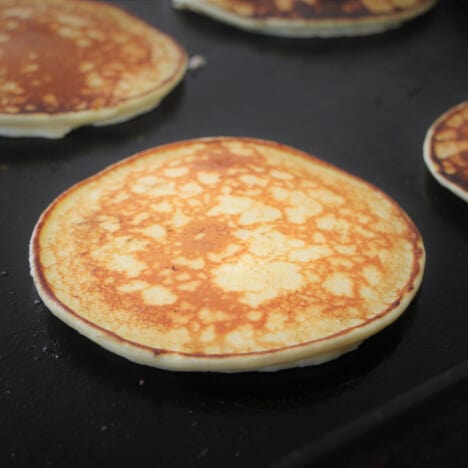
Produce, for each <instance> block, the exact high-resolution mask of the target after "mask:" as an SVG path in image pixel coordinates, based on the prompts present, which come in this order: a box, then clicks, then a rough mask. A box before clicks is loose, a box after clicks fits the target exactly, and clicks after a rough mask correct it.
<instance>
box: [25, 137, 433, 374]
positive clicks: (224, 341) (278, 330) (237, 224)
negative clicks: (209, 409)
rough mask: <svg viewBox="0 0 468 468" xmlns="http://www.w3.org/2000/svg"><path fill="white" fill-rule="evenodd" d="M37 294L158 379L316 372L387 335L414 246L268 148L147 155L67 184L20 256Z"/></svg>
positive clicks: (181, 148) (188, 148) (373, 192)
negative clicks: (152, 369)
mask: <svg viewBox="0 0 468 468" xmlns="http://www.w3.org/2000/svg"><path fill="white" fill-rule="evenodd" d="M30 264H31V272H32V277H33V279H34V282H35V285H36V288H37V291H38V293H39V295H40V297H41V298H42V299H43V301H44V303H45V304H46V306H47V307H48V308H49V309H50V310H51V311H52V312H53V313H54V314H55V315H56V316H57V317H59V318H60V319H61V320H63V321H64V322H65V323H67V324H68V325H70V326H71V327H73V328H75V329H76V330H78V331H79V332H80V333H82V334H83V335H85V336H87V337H88V338H90V339H91V340H93V341H95V342H96V343H98V344H100V345H101V346H103V347H104V348H106V349H108V350H110V351H113V352H114V353H117V354H119V355H121V356H124V357H126V358H128V359H130V360H132V361H135V362H138V363H142V364H147V365H151V366H156V367H160V368H164V369H172V370H184V371H223V372H239V371H248V370H277V369H282V368H288V367H295V366H303V365H310V364H318V363H321V362H325V361H327V360H330V359H333V358H336V357H338V356H340V355H341V354H343V353H345V352H348V351H351V350H352V349H354V348H356V346H358V344H359V343H360V342H362V341H363V340H364V339H365V338H367V337H368V336H370V335H373V334H375V333H376V332H378V331H379V330H381V329H382V328H384V327H385V326H387V325H388V324H390V323H391V322H393V321H394V320H395V319H396V318H397V317H398V316H399V315H400V314H401V313H402V312H403V311H404V310H405V309H406V307H407V306H408V304H409V302H410V301H411V299H412V297H413V296H414V294H415V293H416V290H417V289H418V287H419V284H420V282H421V278H422V274H423V268H424V248H423V243H422V240H421V237H420V235H419V233H418V231H417V229H416V227H415V226H414V225H413V223H412V222H411V221H410V219H409V218H408V216H407V215H406V214H405V213H404V212H403V211H402V209H401V208H400V207H399V206H398V205H397V204H396V203H395V202H394V201H392V200H391V199H390V198H389V197H388V196H386V195H385V194H384V193H382V192H381V191H380V190H378V189H377V188H375V187H373V186H372V185H370V184H368V183H366V182H364V181H362V180H360V179H358V178H356V177H354V176H352V175H350V174H347V173H345V172H343V171H341V170H340V169H338V168H336V167H333V166H331V165H329V164H327V163H325V162H323V161H321V160H319V159H316V158H314V157H312V156H309V155H307V154H305V153H302V152H301V151H298V150H295V149H293V148H290V147H287V146H283V145H281V144H278V143H273V142H267V141H261V140H255V139H247V138H245V139H244V138H228V137H221V138H206V139H199V140H192V141H185V142H178V143H173V144H169V145H166V146H161V147H158V148H153V149H149V150H147V151H145V152H143V153H139V154H137V155H135V156H133V157H131V158H129V159H126V160H123V161H121V162H119V163H117V164H115V165H113V166H110V167H109V168H107V169H105V170H103V171H102V172H100V173H98V174H96V175H94V176H92V177H90V178H88V179H86V180H84V181H82V182H81V183H78V184H77V185H75V186H73V187H72V188H70V189H69V190H67V191H66V192H65V193H63V194H62V195H60V196H59V197H58V198H57V199H56V200H55V201H53V202H52V204H51V205H50V206H49V207H48V208H47V209H46V210H45V212H44V213H43V214H42V216H41V217H40V219H39V221H38V223H37V225H36V227H35V229H34V233H33V235H32V239H31V243H30Z"/></svg>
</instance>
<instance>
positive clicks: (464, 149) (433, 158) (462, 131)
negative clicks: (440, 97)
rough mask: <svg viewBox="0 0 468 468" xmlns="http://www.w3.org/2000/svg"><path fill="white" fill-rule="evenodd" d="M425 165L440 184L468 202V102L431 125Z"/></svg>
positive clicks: (425, 153)
mask: <svg viewBox="0 0 468 468" xmlns="http://www.w3.org/2000/svg"><path fill="white" fill-rule="evenodd" d="M424 161H425V162H426V165H427V167H428V168H429V170H430V171H431V173H432V175H433V176H434V177H435V178H436V179H437V181H438V182H439V183H440V184H442V185H443V186H444V187H446V188H448V189H449V190H451V191H452V192H453V193H454V194H455V195H458V196H459V197H460V198H462V199H463V200H465V201H468V101H465V102H462V103H461V104H459V105H458V106H455V107H453V108H452V109H450V110H448V111H447V112H446V113H445V114H443V115H442V116H441V117H439V118H438V119H437V120H436V121H435V122H434V123H433V124H432V125H431V127H430V128H429V131H428V132H427V134H426V138H425V140H424Z"/></svg>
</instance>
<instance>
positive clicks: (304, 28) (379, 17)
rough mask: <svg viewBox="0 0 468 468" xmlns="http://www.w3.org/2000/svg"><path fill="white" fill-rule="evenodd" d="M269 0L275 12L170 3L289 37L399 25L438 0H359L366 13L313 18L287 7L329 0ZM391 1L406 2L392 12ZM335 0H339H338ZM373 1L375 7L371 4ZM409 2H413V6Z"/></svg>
mask: <svg viewBox="0 0 468 468" xmlns="http://www.w3.org/2000/svg"><path fill="white" fill-rule="evenodd" d="M269 1H270V3H271V4H272V5H274V4H275V3H276V4H277V5H279V6H276V7H275V8H276V9H277V10H278V12H277V13H278V14H277V15H270V16H268V15H266V16H262V17H253V16H250V15H249V14H248V13H246V11H248V8H247V6H248V4H249V1H248V0H247V1H245V0H244V1H242V0H232V1H231V0H172V4H173V6H174V7H175V8H177V9H181V10H183V9H186V10H191V11H193V12H195V13H200V14H203V15H206V16H209V17H211V18H212V19H215V20H218V21H221V22H223V23H226V24H229V25H231V26H234V27H237V28H239V29H243V30H245V31H248V32H253V33H258V34H266V35H272V36H282V37H291V38H294V37H297V38H301V37H302V38H307V37H322V38H332V37H340V36H366V35H370V34H377V33H382V32H385V31H387V30H390V29H394V28H397V27H400V26H401V25H402V24H403V23H405V22H406V21H409V20H411V19H413V18H415V17H417V16H420V15H422V14H424V13H426V12H427V11H429V10H430V9H431V8H433V7H434V6H435V4H436V3H437V0H423V1H422V2H419V4H418V0H414V1H411V0H410V1H408V2H405V1H402V2H398V1H395V0H383V1H382V0H375V1H373V0H364V1H363V0H360V3H362V4H366V5H367V4H369V5H370V7H367V8H369V14H368V15H367V16H361V17H360V16H354V15H353V14H352V11H351V12H350V13H346V12H342V13H341V14H336V15H334V16H333V17H329V18H327V17H326V16H321V15H317V17H316V18H314V17H313V15H311V16H310V17H305V16H304V17H302V18H301V14H300V13H298V14H297V16H293V17H290V18H288V17H287V15H288V7H290V8H294V4H295V3H296V4H300V7H301V8H303V9H307V8H310V9H312V8H315V7H316V6H317V5H320V2H322V3H325V6H326V3H327V1H328V0H318V1H311V2H307V1H302V0H269ZM230 2H231V3H232V4H233V5H234V4H237V5H236V7H235V6H233V7H232V9H231V8H229V7H227V6H226V7H225V6H223V3H226V4H229V3H230ZM392 2H394V3H395V4H396V5H398V4H400V5H403V4H405V5H404V7H400V6H399V7H397V8H398V10H397V11H394V12H391V9H392V8H393V5H392ZM250 3H251V4H252V5H255V0H251V1H250ZM329 3H332V2H329ZM334 3H339V0H338V2H337V1H335V2H334ZM341 3H342V4H343V5H344V4H345V3H348V4H351V3H352V2H344V1H342V2H341ZM354 3H359V1H357V2H356V1H355V2H354ZM374 3H375V7H373V6H372V5H373V4H374ZM412 4H414V5H413V6H412ZM290 5H292V6H290ZM235 8H237V9H238V10H239V12H237V11H236V9H235ZM244 11H245V12H244Z"/></svg>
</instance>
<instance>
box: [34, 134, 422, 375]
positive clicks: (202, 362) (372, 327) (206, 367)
mask: <svg viewBox="0 0 468 468" xmlns="http://www.w3.org/2000/svg"><path fill="white" fill-rule="evenodd" d="M226 140H236V141H238V140H242V141H244V142H253V143H257V144H259V143H261V144H264V145H268V146H272V147H274V148H276V149H277V150H281V149H282V150H286V151H289V152H293V153H295V154H296V155H297V156H300V157H306V158H309V159H312V160H314V161H315V162H318V163H319V164H322V165H324V166H326V167H328V168H332V169H334V170H336V171H338V172H340V173H344V174H345V175H347V176H348V177H351V178H353V179H355V180H358V181H359V182H360V183H363V184H365V185H367V186H368V187H369V188H370V189H371V190H374V191H377V192H379V193H380V194H382V195H384V197H385V199H386V200H387V201H390V202H391V203H392V205H394V206H397V207H398V209H399V210H400V212H401V214H402V215H403V216H404V217H405V219H406V221H407V222H408V223H409V226H410V227H411V229H412V230H413V232H414V233H415V235H416V236H415V239H417V245H415V243H414V242H413V245H415V247H416V248H415V252H414V256H415V258H414V261H413V268H412V275H411V277H410V279H409V281H408V283H407V284H406V285H405V286H404V288H403V289H402V292H401V295H400V298H399V299H398V300H396V301H394V302H393V303H392V304H390V306H388V307H387V308H386V309H385V310H384V311H382V312H381V313H380V314H379V315H377V316H375V317H373V318H372V319H370V320H367V321H366V322H363V323H362V324H360V325H357V326H354V327H350V328H347V329H345V330H343V331H341V332H337V333H335V334H333V335H330V336H328V337H324V338H321V339H318V340H312V341H309V342H305V343H299V344H296V345H292V346H288V347H285V348H277V349H272V350H265V351H257V352H249V353H237V354H197V353H185V352H180V351H172V350H167V349H158V348H152V347H150V346H147V345H142V344H139V343H135V342H132V341H130V340H127V339H125V338H122V337H120V336H119V335H117V334H116V333H114V332H111V331H109V330H106V329H105V328H103V327H100V326H99V325H96V324H94V323H92V322H91V321H88V320H87V319H85V318H83V317H81V316H79V315H78V314H77V313H75V312H74V311H73V310H72V309H70V308H69V307H68V306H66V305H65V304H63V303H62V302H61V301H60V300H58V299H57V298H56V297H55V296H54V294H53V293H52V292H51V288H50V287H49V285H48V282H47V280H46V279H45V276H44V274H43V271H42V266H41V264H40V260H39V240H40V235H41V229H42V226H43V224H44V223H45V222H46V221H47V217H48V214H49V213H50V212H51V211H52V210H53V209H54V207H55V205H57V204H58V203H59V202H60V201H61V200H62V199H63V198H65V197H66V196H67V195H68V194H69V192H71V191H73V190H76V189H77V188H79V187H80V186H81V185H84V184H86V183H88V182H89V181H90V180H91V179H94V178H95V177H98V176H101V175H105V173H106V172H109V171H112V170H113V169H114V168H116V167H118V166H120V165H124V164H127V163H129V162H131V161H132V160H133V159H137V158H140V157H144V155H145V154H147V153H153V152H154V150H155V149H158V150H167V149H170V148H171V147H177V146H180V145H184V144H187V143H188V144H193V143H197V142H207V141H226ZM418 254H419V255H418ZM29 263H30V274H31V276H32V279H33V282H34V285H35V287H36V290H37V292H38V294H39V296H40V298H41V299H42V301H43V302H44V304H45V305H46V307H47V308H48V309H49V310H50V311H51V312H52V313H53V314H54V315H55V316H56V317H57V318H59V319H60V320H61V321H63V322H65V323H66V324H67V325H69V326H70V327H71V328H73V329H74V330H76V331H78V333H80V334H82V335H84V336H85V337H87V338H88V339H90V340H91V341H94V342H95V343H96V344H98V345H100V346H101V347H103V348H104V349H106V350H108V351H111V352H112V353H114V354H117V355H119V356H121V357H124V358H126V359H128V360H130V361H132V362H135V363H138V364H143V365H146V366H151V367H157V368H160V369H165V370H174V371H189V372H194V371H196V372H224V373H235V372H248V371H276V370H282V369H288V368H294V367H302V366H309V365H315V364H322V363H324V362H327V361H330V360H333V359H336V358H338V357H339V356H341V355H342V354H345V353H347V352H350V351H352V350H353V349H355V348H356V347H358V346H359V344H360V343H361V342H362V341H364V340H365V339H366V338H368V337H370V336H372V335H375V334H376V333H377V332H379V331H381V330H382V329H383V328H385V327H387V326H388V325H390V324H391V323H392V322H394V321H395V320H396V319H397V318H398V317H399V316H400V315H401V314H402V313H403V312H404V311H405V310H406V308H407V307H408V305H409V304H410V302H411V301H412V299H413V298H414V296H415V295H416V293H417V291H418V289H419V287H420V285H421V282H422V277H423V273H424V266H425V249H424V244H423V240H422V236H421V235H420V233H419V231H418V229H417V227H416V226H415V225H414V223H413V222H412V220H411V219H410V218H409V217H408V215H407V214H406V212H405V211H404V210H403V209H402V208H401V207H400V206H399V205H398V203H397V202H396V201H394V200H393V199H392V198H391V197H390V196H389V195H387V194H385V193H384V192H383V191H382V190H380V189H379V188H377V187H375V186H374V185H373V184H371V183H369V182H367V181H365V180H363V179H361V178H359V177H357V176H355V175H353V174H351V173H349V172H346V171H344V170H342V169H340V168H338V167H336V166H334V165H332V164H330V163H328V162H325V161H323V160H320V159H318V158H316V157H315V156H312V155H310V154H308V153H306V152H304V151H301V150H298V149H295V148H292V147H290V146H287V145H283V144H281V143H276V142H273V141H268V140H261V139H254V138H239V137H207V138H198V139H192V140H183V141H178V142H174V143H169V144H165V145H160V146H158V147H155V148H151V149H148V150H145V151H142V152H139V153H136V154H134V155H133V156H130V157H128V158H125V159H123V160H121V161H119V162H117V163H114V164H112V165H110V166H108V167H107V168H105V169H103V170H102V171H99V172H97V173H96V174H94V175H92V176H90V177H88V178H86V179H84V180H82V181H80V182H78V183H76V184H75V185H72V186H71V187H70V188H68V189H67V190H65V191H64V192H62V193H61V194H60V195H58V196H57V197H56V198H55V199H54V200H53V201H52V203H51V204H50V205H49V206H48V207H47V208H46V209H45V210H44V211H43V213H42V214H41V216H40V218H39V220H38V221H37V223H36V225H35V226H34V229H33V233H32V236H31V240H30V243H29Z"/></svg>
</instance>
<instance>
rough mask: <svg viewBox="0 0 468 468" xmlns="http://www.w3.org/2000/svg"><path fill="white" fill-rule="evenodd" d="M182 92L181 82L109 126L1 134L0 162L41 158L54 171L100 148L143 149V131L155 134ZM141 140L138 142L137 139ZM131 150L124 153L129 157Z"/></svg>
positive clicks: (39, 162) (29, 162) (33, 161)
mask: <svg viewBox="0 0 468 468" xmlns="http://www.w3.org/2000/svg"><path fill="white" fill-rule="evenodd" d="M183 94H184V82H183V81H182V82H181V83H179V84H178V85H177V86H176V87H175V88H174V89H173V90H172V91H171V93H170V94H169V95H167V96H166V97H164V98H163V100H162V101H161V103H160V104H159V106H157V107H156V108H154V109H153V110H151V111H149V112H146V113H144V114H141V115H138V116H135V117H133V118H132V119H130V120H128V121H126V122H122V123H116V124H112V125H108V126H102V127H97V126H92V125H88V126H84V127H80V128H77V129H75V130H72V131H71V132H70V133H68V134H67V135H65V136H64V137H63V138H60V139H47V138H30V137H20V138H7V137H1V136H0V163H1V164H9V165H22V164H23V165H25V164H27V165H32V166H35V165H40V166H43V164H44V160H46V162H47V163H49V167H50V168H51V169H52V170H54V166H56V165H57V164H59V163H60V161H62V160H66V161H70V160H73V159H76V158H80V157H81V156H82V155H83V154H88V153H93V154H96V155H100V154H101V153H103V150H106V149H107V150H108V154H109V155H110V156H111V157H112V153H110V151H109V150H111V151H112V150H113V149H114V148H115V147H116V146H119V147H120V146H122V145H125V144H128V143H130V144H133V145H135V146H137V148H136V149H135V150H134V152H135V153H136V152H138V151H142V150H144V149H146V147H147V146H145V140H144V139H143V140H142V136H145V135H146V134H151V135H157V134H158V129H159V128H161V127H162V126H164V124H165V123H166V122H168V121H170V119H171V117H173V115H174V114H175V113H176V112H177V110H178V109H179V107H180V103H181V101H182V98H183ZM140 140H141V141H140ZM130 155H131V153H129V154H127V155H126V156H130Z"/></svg>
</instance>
